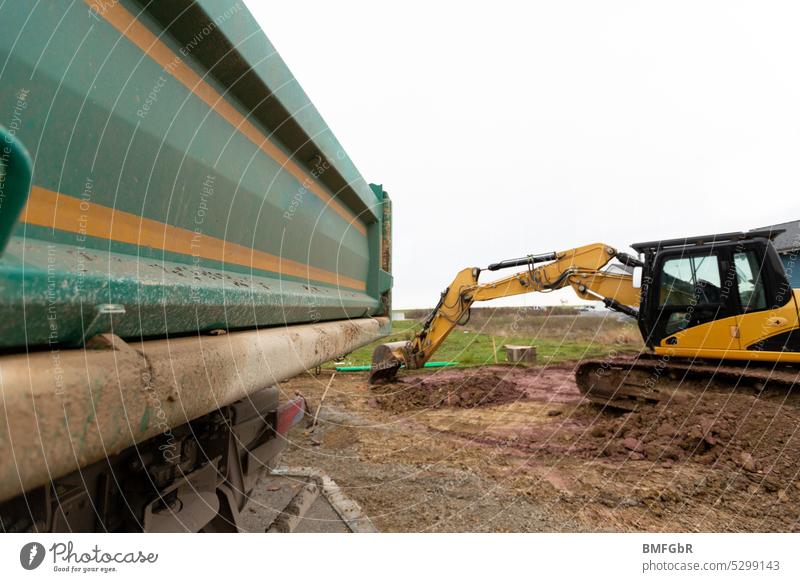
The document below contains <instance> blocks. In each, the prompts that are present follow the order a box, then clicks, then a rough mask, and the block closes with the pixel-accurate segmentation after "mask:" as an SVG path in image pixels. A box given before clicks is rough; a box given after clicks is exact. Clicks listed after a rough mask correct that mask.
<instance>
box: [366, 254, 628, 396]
mask: <svg viewBox="0 0 800 582" xmlns="http://www.w3.org/2000/svg"><path fill="white" fill-rule="evenodd" d="M615 258H616V259H617V260H619V261H620V262H622V263H623V264H625V265H628V266H634V265H636V264H637V263H638V260H637V259H635V258H633V257H631V256H629V255H626V254H624V253H618V252H617V251H616V250H615V249H614V248H613V247H611V246H609V245H606V244H603V243H595V244H590V245H586V246H582V247H577V248H574V249H569V250H566V251H561V252H553V253H545V254H540V255H528V256H527V257H522V258H519V259H510V260H507V261H501V262H499V263H494V264H492V265H489V267H488V268H487V270H489V271H498V270H500V269H505V268H510V267H520V266H527V269H526V270H524V271H520V272H518V273H515V274H513V275H511V276H509V277H505V278H503V279H499V280H496V281H491V282H489V283H479V282H478V278H479V277H480V274H481V269H478V268H468V269H463V270H462V271H460V272H459V273H458V274H457V275H456V277H455V279H453V282H452V283H451V284H450V285H449V286H448V287H447V288H446V289H445V290H444V291H443V292H442V294H441V297H440V299H439V302H438V304H437V305H436V307H435V308H434V309H433V311H432V312H431V313H430V315H429V316H428V317H427V318H426V320H425V322H424V323H423V325H422V329H420V331H418V332H417V334H416V335H415V336H414V338H413V339H411V340H410V341H404V342H402V341H401V342H392V343H387V344H381V345H379V346H378V347H377V348H376V349H375V351H374V352H373V355H372V369H371V374H370V383H376V382H380V381H389V380H391V379H392V378H394V376H395V375H396V374H397V371H398V370H399V369H400V368H401V367H406V368H409V369H414V368H420V367H422V366H423V365H424V364H425V362H427V361H428V360H429V359H430V357H431V356H432V355H433V353H434V352H435V351H436V350H437V349H438V348H439V346H441V345H442V342H444V340H445V339H446V338H447V336H448V335H449V334H450V332H451V331H453V329H454V328H455V327H456V326H457V325H459V324H460V323H462V322H464V320H465V319H467V318H468V317H469V310H470V308H471V307H472V305H473V303H475V302H476V301H489V300H492V299H498V298H500V297H511V296H513V295H523V294H525V293H534V292H548V291H554V290H556V289H562V288H564V287H568V286H571V287H572V288H573V289H574V290H575V292H576V293H577V295H578V297H580V298H582V299H589V300H595V301H596V300H600V301H603V302H604V303H605V304H606V305H607V306H608V307H610V308H612V309H616V310H618V311H622V312H624V313H627V314H628V315H632V316H633V317H636V313H637V311H636V309H637V307H638V305H639V290H638V289H636V288H635V287H634V285H633V277H632V276H631V275H630V274H629V273H627V272H625V271H624V270H622V271H621V272H612V271H608V270H604V268H605V267H606V266H607V265H608V264H609V263H610V262H611V261H612V260H614V259H615Z"/></svg>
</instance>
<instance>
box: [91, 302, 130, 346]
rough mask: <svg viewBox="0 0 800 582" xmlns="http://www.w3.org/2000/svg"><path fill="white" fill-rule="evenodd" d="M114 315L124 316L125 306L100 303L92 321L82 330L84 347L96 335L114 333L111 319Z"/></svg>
mask: <svg viewBox="0 0 800 582" xmlns="http://www.w3.org/2000/svg"><path fill="white" fill-rule="evenodd" d="M114 315H125V306H124V305H120V304H119V303H101V304H100V305H98V306H97V313H95V316H94V319H92V321H91V323H89V325H87V326H86V328H85V329H84V332H83V344H84V345H85V344H86V342H87V341H88V340H90V339H91V338H92V337H94V336H96V335H97V334H100V333H108V332H112V331H114V325H113V323H114V322H113V319H112V318H113V316H114ZM106 318H107V319H106Z"/></svg>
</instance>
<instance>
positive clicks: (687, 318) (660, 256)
mask: <svg viewBox="0 0 800 582" xmlns="http://www.w3.org/2000/svg"><path fill="white" fill-rule="evenodd" d="M775 234H777V232H775V231H752V232H747V233H728V234H722V235H720V234H718V235H714V236H710V237H696V238H689V239H674V240H665V241H654V242H646V243H639V244H635V245H631V246H632V248H634V249H635V250H636V251H638V252H639V253H640V256H643V257H644V261H643V263H644V265H643V267H642V269H643V272H642V285H641V293H640V307H639V317H638V320H639V328H640V330H641V332H642V337H643V338H644V341H645V343H646V345H647V346H648V347H650V348H652V349H653V350H655V351H656V353H659V352H664V353H670V354H675V355H682V356H691V357H709V358H720V359H723V358H729V357H730V356H731V355H734V356H735V352H738V351H742V350H744V351H747V350H750V351H752V350H758V349H764V347H763V346H764V345H768V346H772V347H778V344H780V345H779V347H781V351H785V349H787V348H789V349H791V347H792V346H793V345H794V349H795V350H797V348H798V346H797V345H795V344H796V343H797V342H796V341H794V342H790V343H788V344H787V343H786V342H783V343H780V342H779V341H778V342H776V340H775V338H774V337H773V335H774V333H773V332H776V331H778V330H779V329H781V328H783V329H785V331H786V332H789V331H791V330H792V329H796V328H797V327H798V311H797V304H796V301H795V297H794V293H793V291H792V289H791V286H790V284H789V281H788V279H787V277H786V273H785V271H784V268H783V264H782V262H781V260H780V257H779V256H778V254H777V252H776V251H775V248H774V247H773V245H772V243H771V241H770V238H771V237H772V236H774V235H775ZM759 326H760V327H761V329H758V328H759ZM764 326H766V327H764ZM794 336H797V333H795V334H793V335H792V338H789V337H788V336H787V337H786V338H784V339H785V340H788V339H794ZM762 340H769V341H768V342H767V343H761V344H759V342H761V341H762ZM773 344H775V345H773ZM740 359H745V358H744V357H741V358H740Z"/></svg>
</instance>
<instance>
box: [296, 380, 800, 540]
mask: <svg viewBox="0 0 800 582" xmlns="http://www.w3.org/2000/svg"><path fill="white" fill-rule="evenodd" d="M365 379H366V377H365V375H358V376H356V375H350V376H337V377H336V378H335V379H334V382H333V384H332V386H331V390H330V393H329V394H328V396H327V397H326V402H325V403H324V406H323V414H322V415H321V417H322V418H323V422H322V423H321V426H320V427H318V428H316V429H314V430H313V431H307V432H306V433H304V434H303V435H298V436H297V442H296V443H295V446H294V447H293V449H292V450H291V451H290V453H289V455H288V457H289V460H290V462H291V463H290V464H297V463H298V462H299V463H303V464H308V465H312V466H321V468H323V469H324V470H326V471H327V472H328V473H330V474H331V476H332V477H333V478H334V479H335V480H336V481H337V482H338V483H340V485H344V486H345V487H348V486H349V487H350V490H349V491H346V493H347V494H348V495H351V496H352V497H353V498H355V499H356V500H358V501H360V502H361V504H362V505H363V506H364V507H365V509H366V510H367V513H368V514H369V515H371V516H372V517H373V518H374V519H375V521H376V523H377V525H378V526H379V527H380V528H381V529H386V530H399V531H420V530H447V531H484V530H490V531H496V530H504V531H505V530H508V531H531V530H534V531H541V530H546V531H565V530H566V531H597V530H603V531H607V530H611V531H665V530H666V531H675V530H677V531H800V505H799V504H798V503H797V500H798V498H800V433H798V431H799V430H800V409H799V408H798V407H797V406H796V404H794V403H792V404H790V403H789V402H788V400H785V399H782V398H781V397H778V396H775V395H772V396H769V397H767V396H765V395H759V394H756V393H754V392H746V391H740V392H734V393H723V392H711V391H707V392H705V393H701V392H695V391H692V390H688V389H687V390H683V391H680V392H678V393H677V397H676V398H675V399H674V400H673V401H672V402H671V403H670V404H669V405H668V406H663V405H658V406H656V405H654V406H650V407H644V408H642V409H640V410H639V411H638V412H632V413H612V412H608V411H603V410H601V409H600V408H599V407H597V406H595V405H593V404H591V403H588V402H586V401H584V400H583V398H582V397H581V395H580V393H579V392H578V390H577V387H576V385H575V383H574V379H573V367H572V366H570V365H562V366H551V367H537V368H530V369H525V368H508V367H503V366H490V367H485V368H473V369H466V370H455V369H448V370H440V371H437V372H435V373H432V374H431V373H420V374H414V375H412V374H408V375H406V376H403V377H402V378H401V379H400V380H399V381H398V382H397V383H395V384H393V385H388V386H382V387H380V388H378V389H377V390H375V389H370V388H369V387H367V385H366V382H365ZM327 380H328V378H319V379H313V378H309V377H306V378H305V379H297V380H294V381H292V382H291V383H290V387H289V389H291V390H294V389H300V390H301V391H303V393H304V394H306V395H307V396H308V397H309V399H310V401H311V402H312V405H316V403H318V400H317V401H316V402H315V398H319V397H320V395H321V394H320V393H321V390H322V389H323V388H324V386H325V385H326V384H327ZM326 415H327V416H326ZM325 419H327V421H326V420H325ZM309 439H310V446H308V445H309V442H308V440H309ZM421 474H422V475H426V476H427V477H426V478H425V479H422V481H421V482H420V477H419V476H420V475H421ZM454 475H458V478H457V479H456V478H455V477H454ZM454 482H455V483H456V485H453V483H454ZM435 483H439V485H435ZM442 483H444V484H442ZM439 490H441V491H442V496H443V497H441V498H439V496H438V495H436V494H433V495H432V494H431V491H439ZM459 492H460V494H461V495H463V498H464V502H463V503H461V502H460V501H459V499H461V498H460V497H459ZM411 508H413V511H412V510H411Z"/></svg>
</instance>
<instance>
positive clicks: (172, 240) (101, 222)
mask: <svg viewBox="0 0 800 582" xmlns="http://www.w3.org/2000/svg"><path fill="white" fill-rule="evenodd" d="M81 204H83V208H82V207H81ZM22 222H25V223H27V224H32V225H36V226H43V227H46V228H54V229H56V230H62V231H66V232H72V233H76V234H82V235H85V236H91V237H96V238H101V239H106V240H111V241H116V242H121V243H127V244H132V245H137V246H141V247H149V248H153V249H157V250H163V251H167V252H171V253H178V254H182V255H188V256H191V257H199V258H203V259H208V260H212V261H219V262H221V263H228V264H234V265H240V266H243V267H248V268H253V269H260V270H263V271H272V272H274V273H279V274H281V275H289V276H291V277H297V278H299V279H307V280H312V281H318V282H321V283H327V284H329V285H336V286H342V287H349V288H351V289H357V290H359V291H365V290H366V288H367V286H366V283H365V282H364V281H360V280H358V279H353V278H352V277H346V276H344V275H340V274H339V273H334V272H332V271H327V270H325V269H320V268H318V267H312V266H310V265H306V264H304V263H300V262H298V261H293V260H291V259H286V258H283V257H279V256H277V255H273V254H270V253H266V252H263V251H259V250H256V249H253V248H250V247H246V246H243V245H239V244H236V243H231V242H227V241H225V240H223V239H219V238H214V237H210V236H207V235H204V234H200V233H197V232H195V231H192V230H189V229H186V228H181V227H178V226H172V225H170V224H166V223H164V222H159V221H157V220H152V219H150V218H144V217H143V216H139V215H137V214H132V213H130V212H125V211H122V210H116V209H114V208H109V207H108V206H103V205H101V204H96V203H94V202H92V203H85V202H84V203H82V202H81V201H80V200H78V199H77V198H73V197H71V196H67V195H65V194H60V193H58V192H53V191H52V190H47V189H45V188H41V187H39V186H33V187H32V188H31V193H30V196H29V198H28V203H27V205H26V207H25V209H24V210H23V211H22Z"/></svg>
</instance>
